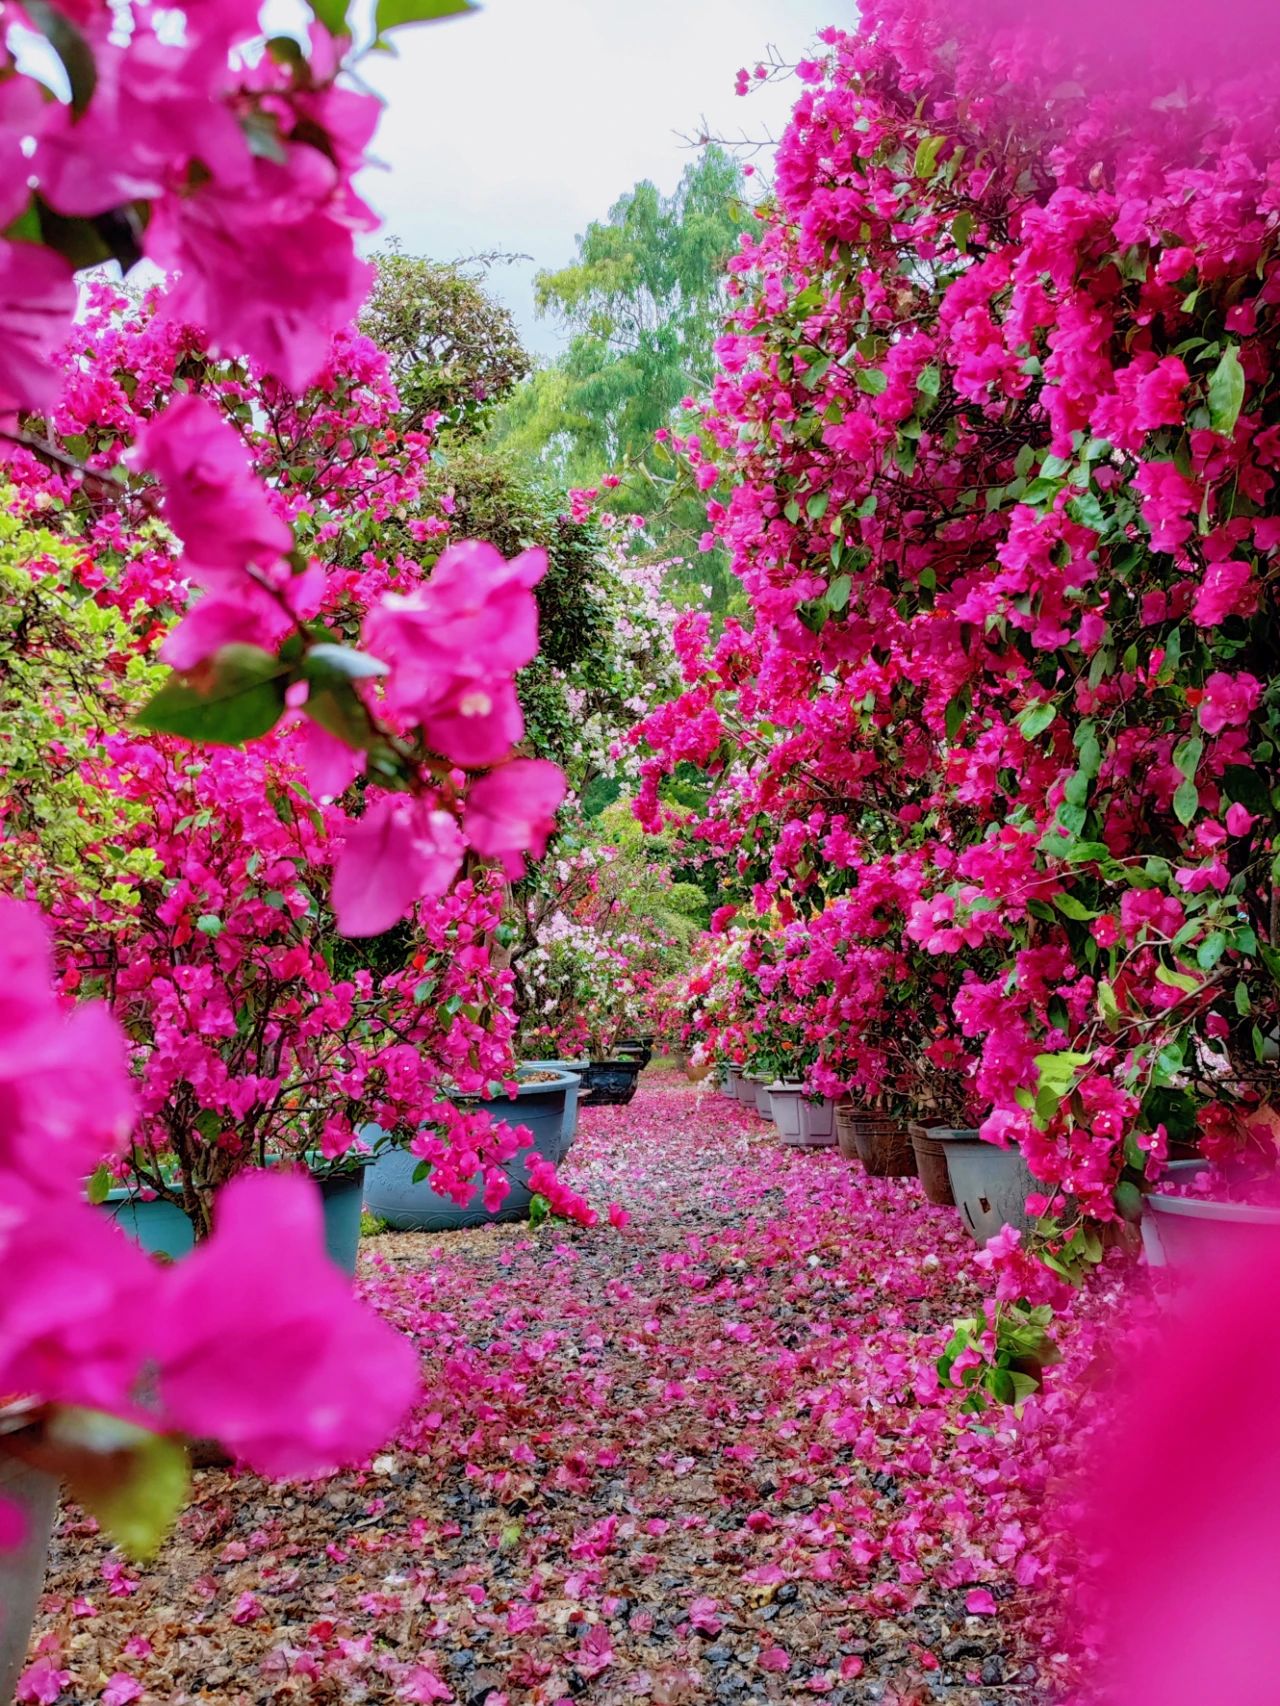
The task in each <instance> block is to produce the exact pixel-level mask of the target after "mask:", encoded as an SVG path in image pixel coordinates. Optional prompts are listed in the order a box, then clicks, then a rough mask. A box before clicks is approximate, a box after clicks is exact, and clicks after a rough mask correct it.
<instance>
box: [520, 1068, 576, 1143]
mask: <svg viewBox="0 0 1280 1706" xmlns="http://www.w3.org/2000/svg"><path fill="white" fill-rule="evenodd" d="M524 1064H525V1065H526V1066H531V1067H533V1068H534V1069H535V1070H536V1071H538V1072H564V1073H567V1074H568V1075H569V1077H571V1078H572V1079H573V1083H572V1085H571V1086H570V1087H569V1089H568V1090H566V1092H565V1098H564V1119H563V1120H562V1122H561V1125H560V1153H559V1155H557V1156H556V1160H557V1161H563V1160H564V1158H565V1156H566V1155H567V1154H568V1153H569V1149H570V1147H571V1145H572V1143H573V1140H574V1138H575V1137H576V1136H577V1135H578V1094H579V1091H580V1090H581V1088H582V1075H583V1073H584V1072H585V1071H586V1070H587V1067H588V1065H589V1062H587V1061H585V1060H529V1061H525V1062H524Z"/></svg>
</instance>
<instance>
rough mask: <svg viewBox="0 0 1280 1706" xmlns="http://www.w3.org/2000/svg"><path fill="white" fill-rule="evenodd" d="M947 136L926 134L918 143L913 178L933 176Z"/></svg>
mask: <svg viewBox="0 0 1280 1706" xmlns="http://www.w3.org/2000/svg"><path fill="white" fill-rule="evenodd" d="M945 141H946V137H945V136H925V137H922V138H921V140H920V141H919V142H918V143H917V144H916V157H915V160H914V162H913V163H912V167H911V176H912V177H913V178H931V177H932V176H933V174H934V171H935V170H936V168H937V164H938V154H939V151H940V150H941V148H942V144H943V143H944V142H945Z"/></svg>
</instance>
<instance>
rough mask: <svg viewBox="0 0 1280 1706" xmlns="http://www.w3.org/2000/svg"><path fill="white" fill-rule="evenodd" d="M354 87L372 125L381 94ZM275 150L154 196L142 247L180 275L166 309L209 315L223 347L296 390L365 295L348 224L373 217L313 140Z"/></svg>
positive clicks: (359, 226)
mask: <svg viewBox="0 0 1280 1706" xmlns="http://www.w3.org/2000/svg"><path fill="white" fill-rule="evenodd" d="M354 98H355V99H356V100H357V101H358V102H360V111H361V112H362V113H363V114H364V115H365V118H366V122H367V131H368V134H372V130H373V126H374V124H375V123H376V121H377V114H378V102H377V100H376V99H374V98H373V97H372V96H356V97H354ZM282 152H283V158H282V159H278V160H277V159H263V158H258V159H255V160H254V161H253V163H252V169H251V177H250V180H249V182H248V183H247V184H245V183H239V182H236V183H231V184H223V183H220V182H219V181H218V180H217V179H216V178H215V179H212V180H210V181H209V182H208V183H206V184H203V185H201V186H200V187H199V188H198V189H196V190H195V191H194V192H184V193H182V194H180V195H179V194H175V195H167V196H164V197H162V198H161V199H160V200H158V201H157V202H156V203H155V204H154V208H153V212H152V218H151V224H150V225H149V226H148V228H147V234H146V239H145V247H146V252H147V254H148V256H149V257H150V259H152V260H153V261H155V263H156V265H157V266H160V267H163V268H164V269H165V270H166V271H172V272H175V273H177V274H178V275H179V276H178V281H177V284H176V286H175V288H174V289H173V290H172V291H171V292H170V293H169V295H168V296H167V297H166V299H165V312H166V314H168V315H170V316H171V317H172V318H173V319H175V320H177V321H179V322H184V323H188V324H194V325H198V326H207V327H208V328H209V334H210V339H211V341H212V343H213V345H214V347H215V349H217V350H218V351H219V352H220V353H224V354H227V355H248V356H250V357H251V358H252V359H253V360H254V361H256V362H258V363H260V365H261V366H262V367H263V368H265V369H266V371H267V372H268V373H272V374H275V376H276V377H277V378H278V379H280V380H281V382H282V383H283V384H284V385H285V386H286V387H287V388H288V389H289V390H290V391H294V392H298V391H301V390H303V389H304V388H305V387H306V386H307V385H308V384H310V382H311V381H312V380H313V379H314V378H315V377H316V375H317V374H318V373H319V372H320V370H321V369H322V368H323V367H324V364H325V362H326V360H327V359H328V357H329V351H330V346H331V342H332V339H333V335H334V333H335V332H337V331H338V330H339V329H340V328H341V327H342V326H343V325H344V324H345V323H346V322H347V321H348V320H349V319H350V318H351V316H352V315H353V314H354V313H355V312H356V310H357V309H358V308H359V306H360V304H361V302H362V301H363V300H364V297H365V294H366V292H367V291H368V288H369V284H370V282H371V280H372V277H373V272H372V268H371V267H370V266H369V265H368V263H367V262H364V261H361V260H359V259H358V258H357V256H356V253H355V247H354V233H355V232H356V231H360V230H372V229H373V228H374V226H375V224H376V221H375V220H374V219H373V216H372V214H370V212H369V210H368V209H367V208H366V207H365V206H364V204H363V203H362V202H361V201H359V200H358V198H357V197H356V196H355V195H353V194H352V193H351V191H350V189H349V188H348V187H347V186H346V185H345V183H344V181H343V177H342V174H341V173H340V171H339V169H338V167H337V166H336V165H335V163H334V162H333V161H332V160H330V159H329V158H328V157H327V156H326V155H325V154H324V153H322V152H321V151H320V149H318V148H312V147H309V146H304V145H302V144H293V145H287V146H286V147H285V148H284V149H283V151H282Z"/></svg>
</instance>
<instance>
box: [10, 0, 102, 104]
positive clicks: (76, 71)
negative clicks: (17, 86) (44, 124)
mask: <svg viewBox="0 0 1280 1706" xmlns="http://www.w3.org/2000/svg"><path fill="white" fill-rule="evenodd" d="M23 9H24V11H25V12H26V14H27V16H28V18H30V20H31V22H32V23H33V24H34V25H35V27H36V28H37V29H38V30H39V31H40V34H41V35H42V36H43V37H44V38H45V40H46V41H47V42H48V43H49V46H50V47H51V48H52V49H53V51H54V52H55V53H56V54H57V56H58V58H59V59H60V60H61V61H62V69H63V70H64V71H65V72H66V74H67V82H68V83H70V85H71V110H72V112H73V113H77V114H78V113H82V112H83V111H84V109H85V108H86V107H87V106H88V105H89V102H90V100H91V99H92V97H93V91H94V89H95V88H96V87H97V84H98V68H97V66H96V65H95V64H94V60H93V52H92V50H91V48H90V47H89V44H88V42H87V41H86V40H85V38H84V37H83V36H82V35H81V34H80V31H79V30H78V29H77V28H76V27H75V25H74V24H73V23H72V22H71V21H70V19H69V18H67V17H66V16H65V14H64V13H62V12H60V11H59V10H58V9H57V8H56V7H54V6H51V5H50V4H49V0H26V4H25V5H24V8H23Z"/></svg>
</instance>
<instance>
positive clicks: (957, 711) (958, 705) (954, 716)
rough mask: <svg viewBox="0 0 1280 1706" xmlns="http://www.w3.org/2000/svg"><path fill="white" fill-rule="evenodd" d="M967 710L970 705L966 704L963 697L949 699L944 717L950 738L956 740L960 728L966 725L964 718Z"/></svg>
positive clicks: (948, 737)
mask: <svg viewBox="0 0 1280 1706" xmlns="http://www.w3.org/2000/svg"><path fill="white" fill-rule="evenodd" d="M967 711H968V706H967V705H966V704H965V702H964V699H963V698H957V699H950V700H948V701H947V708H946V710H945V711H944V712H943V714H942V717H943V722H944V724H945V726H946V731H947V739H948V740H954V739H955V738H956V736H957V735H958V734H959V733H960V730H961V729H962V728H963V726H964V719H965V715H966V713H967Z"/></svg>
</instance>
